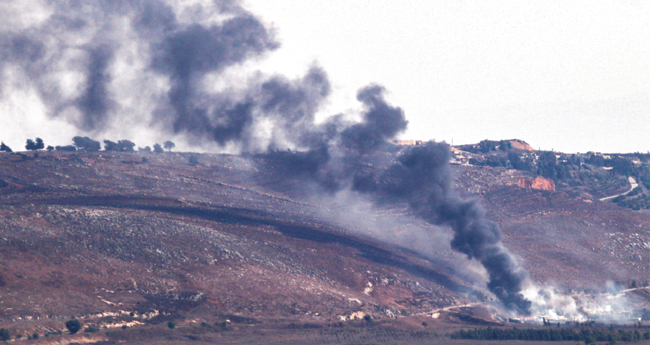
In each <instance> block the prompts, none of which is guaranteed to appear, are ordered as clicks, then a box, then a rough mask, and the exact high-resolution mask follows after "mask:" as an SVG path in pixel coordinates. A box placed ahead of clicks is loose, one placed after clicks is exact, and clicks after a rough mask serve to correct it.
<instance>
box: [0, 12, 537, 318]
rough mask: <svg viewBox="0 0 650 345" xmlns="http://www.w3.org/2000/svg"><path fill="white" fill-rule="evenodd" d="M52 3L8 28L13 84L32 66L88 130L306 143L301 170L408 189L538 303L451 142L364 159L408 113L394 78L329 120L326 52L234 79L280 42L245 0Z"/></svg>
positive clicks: (499, 284) (473, 254)
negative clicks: (394, 100) (388, 89)
mask: <svg viewBox="0 0 650 345" xmlns="http://www.w3.org/2000/svg"><path fill="white" fill-rule="evenodd" d="M42 11H43V12H44V13H47V15H46V16H45V17H44V18H42V19H40V20H37V21H35V22H33V23H31V24H30V25H26V26H25V27H22V28H11V27H4V28H3V32H2V35H1V37H0V45H1V46H2V52H3V54H2V56H0V59H1V65H0V67H1V68H2V69H3V75H4V76H5V77H4V78H3V80H2V84H3V88H2V92H3V93H4V94H7V93H11V92H12V89H10V87H9V85H10V80H9V79H11V78H10V77H6V76H7V75H11V73H9V72H12V73H18V74H19V75H20V76H22V77H24V78H25V81H24V82H25V83H26V84H29V87H31V88H33V89H35V90H36V91H37V94H38V96H39V98H40V100H41V102H42V103H43V104H44V106H45V107H46V109H47V113H48V114H49V116H51V117H53V118H59V119H65V120H66V121H68V122H70V123H72V124H74V125H75V126H76V127H77V128H78V129H79V130H81V131H84V132H89V133H95V134H110V133H113V131H114V129H115V127H116V126H123V125H124V124H125V123H135V124H139V125H141V126H142V127H150V128H153V129H154V130H160V131H161V132H162V133H164V134H166V135H177V136H180V137H182V138H184V139H185V140H186V141H187V142H188V143H190V144H192V145H197V146H203V145H206V144H207V145H217V146H219V147H221V148H225V147H230V148H234V149H235V151H239V152H242V151H253V152H266V151H268V150H276V149H282V150H284V149H286V148H292V149H298V150H300V151H302V152H301V153H299V154H296V155H286V156H283V158H282V159H285V160H286V162H285V163H286V165H287V166H288V167H289V170H290V171H292V173H294V174H296V175H297V176H301V177H305V178H306V179H308V180H310V181H314V182H316V183H317V184H318V185H319V186H321V187H323V189H322V190H320V191H319V192H322V191H327V192H329V193H332V192H337V191H341V190H345V189H351V190H353V191H356V192H359V193H362V194H364V195H367V196H369V197H371V198H372V199H373V200H374V201H375V202H376V203H381V202H385V201H386V200H398V201H401V202H406V203H408V205H409V206H410V207H411V208H412V210H413V211H414V212H415V213H416V214H417V215H418V216H419V217H421V218H422V219H424V220H425V221H427V222H429V223H431V224H435V225H443V226H449V227H451V228H452V230H453V231H454V237H453V239H452V242H451V245H452V247H453V248H454V249H455V250H457V251H459V252H461V253H463V254H465V255H467V257H468V258H470V259H476V260H478V261H479V262H480V263H481V264H482V265H483V266H484V267H485V268H486V270H487V272H488V275H489V282H488V288H489V289H490V291H492V292H493V293H494V294H495V295H496V296H497V297H498V298H499V299H500V300H501V301H503V303H504V304H505V306H506V307H507V308H509V309H512V310H516V311H518V312H520V313H524V314H526V313H528V312H529V308H530V302H529V301H527V300H525V299H524V298H523V297H522V295H521V293H520V292H521V289H522V282H523V281H524V279H526V277H527V274H526V272H525V271H524V270H523V269H522V268H521V267H519V266H518V264H517V263H516V261H515V260H514V259H513V258H512V255H511V254H510V253H509V251H508V250H507V249H505V248H504V247H503V245H502V244H501V232H500V229H499V226H498V225H497V224H496V223H494V222H491V221H488V220H486V219H485V211H484V210H483V209H482V208H481V207H480V206H479V205H478V204H477V203H476V202H475V201H464V200H462V199H460V198H459V197H458V195H457V194H456V193H455V192H454V191H453V188H452V184H451V182H452V176H451V173H450V171H449V158H450V152H449V147H448V145H446V144H444V143H435V142H429V143H427V144H426V145H423V146H421V147H412V148H409V149H407V150H406V151H405V152H404V153H403V154H402V156H401V157H400V158H399V161H397V162H395V163H394V164H393V165H392V166H390V167H389V168H388V169H387V170H386V171H383V172H381V173H375V174H372V173H370V174H368V173H364V172H362V169H361V166H360V165H359V164H358V163H359V158H361V157H363V156H364V155H366V154H369V153H371V152H373V151H375V150H377V149H379V148H381V147H382V146H384V145H385V144H386V142H387V141H388V140H390V139H393V138H394V137H395V136H396V135H397V134H399V133H401V132H403V131H404V130H405V129H406V127H407V124H408V121H407V120H406V118H405V115H404V112H403V110H402V109H400V108H399V107H395V106H392V105H390V104H388V103H387V102H386V100H385V99H384V92H385V90H384V88H383V87H382V86H380V85H369V86H366V87H363V88H361V89H360V90H359V92H358V94H357V100H358V101H359V102H360V103H361V104H362V106H363V114H362V118H361V120H360V121H356V122H354V121H351V120H350V119H349V118H348V117H346V114H343V115H338V116H333V117H330V118H328V119H326V120H325V121H323V122H317V121H316V118H315V114H316V112H317V110H318V109H319V108H320V107H321V106H322V104H323V102H324V101H325V100H326V99H327V97H328V95H329V94H330V91H331V86H330V81H329V80H328V77H327V74H326V72H325V71H324V70H323V69H321V68H320V67H318V66H316V65H314V66H313V67H311V68H310V69H309V71H307V73H306V74H305V75H304V76H302V77H301V78H297V79H289V78H286V77H283V76H277V75H272V76H264V75H261V74H258V75H256V76H255V77H254V78H247V79H244V80H241V81H238V82H237V83H230V81H229V80H227V79H228V78H226V77H225V75H226V74H227V71H228V69H229V68H233V67H237V66H240V65H242V64H244V63H248V62H249V61H254V60H255V59H258V58H260V57H262V56H264V55H265V54H267V53H270V52H272V51H273V50H274V49H276V48H277V47H278V46H279V43H278V42H277V41H276V40H275V38H274V35H273V32H272V31H271V30H269V29H268V28H267V27H266V26H265V25H264V24H263V23H262V22H261V21H260V20H259V19H258V18H256V17H255V16H254V15H253V14H251V13H249V12H247V11H246V10H245V9H243V8H242V7H241V6H240V5H239V4H238V3H237V2H235V1H216V2H209V3H208V2H206V3H205V4H201V3H196V4H194V5H191V6H179V5H174V3H173V2H164V1H160V0H146V1H140V2H134V3H133V2H127V1H97V2H78V1H63V2H56V3H51V4H47V5H43V7H42ZM7 78H9V79H7ZM220 83H221V84H220ZM215 85H220V86H219V87H215ZM215 88H216V89H218V90H216V91H215ZM332 147H336V148H337V149H336V150H333V151H332V149H331V148H332Z"/></svg>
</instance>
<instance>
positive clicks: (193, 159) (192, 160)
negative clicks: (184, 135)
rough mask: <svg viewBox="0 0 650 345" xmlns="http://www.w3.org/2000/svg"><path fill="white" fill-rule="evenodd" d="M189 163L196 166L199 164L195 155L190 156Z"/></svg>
mask: <svg viewBox="0 0 650 345" xmlns="http://www.w3.org/2000/svg"><path fill="white" fill-rule="evenodd" d="M189 161H190V165H197V164H199V159H198V158H196V156H195V155H190V158H189Z"/></svg>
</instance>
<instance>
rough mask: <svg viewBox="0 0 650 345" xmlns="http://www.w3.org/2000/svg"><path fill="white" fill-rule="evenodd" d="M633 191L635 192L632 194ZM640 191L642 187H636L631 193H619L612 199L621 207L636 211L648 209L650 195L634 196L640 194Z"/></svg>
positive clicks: (649, 206)
mask: <svg viewBox="0 0 650 345" xmlns="http://www.w3.org/2000/svg"><path fill="white" fill-rule="evenodd" d="M635 192H636V193H635ZM632 193H635V194H634V195H631V194H632ZM639 193H641V187H636V188H634V189H633V190H632V192H630V193H629V194H627V195H619V196H617V197H615V198H614V199H613V200H612V201H613V202H615V203H616V204H618V205H619V206H621V207H626V208H630V209H633V210H635V211H639V210H642V209H646V210H647V209H650V196H648V195H641V196H639V197H636V198H635V197H634V196H636V195H638V194H639Z"/></svg>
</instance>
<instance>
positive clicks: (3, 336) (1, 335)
mask: <svg viewBox="0 0 650 345" xmlns="http://www.w3.org/2000/svg"><path fill="white" fill-rule="evenodd" d="M10 339H11V335H9V331H7V330H6V329H4V328H0V340H2V341H7V340H10Z"/></svg>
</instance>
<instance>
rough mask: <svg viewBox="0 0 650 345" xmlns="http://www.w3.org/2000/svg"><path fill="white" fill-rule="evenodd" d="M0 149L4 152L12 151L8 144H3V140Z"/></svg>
mask: <svg viewBox="0 0 650 345" xmlns="http://www.w3.org/2000/svg"><path fill="white" fill-rule="evenodd" d="M0 151H4V152H13V151H11V149H10V148H9V146H7V145H5V143H4V142H3V143H2V144H0Z"/></svg>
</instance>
